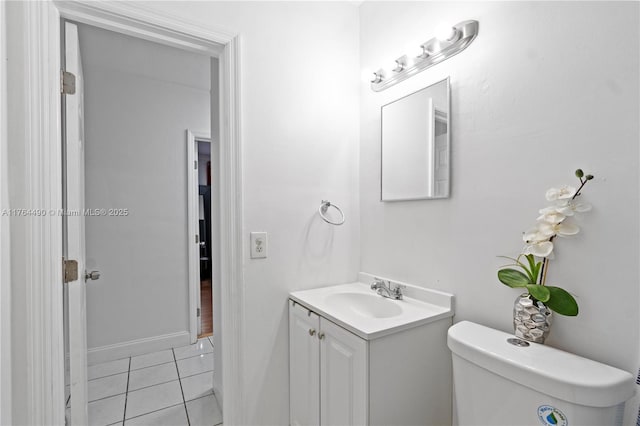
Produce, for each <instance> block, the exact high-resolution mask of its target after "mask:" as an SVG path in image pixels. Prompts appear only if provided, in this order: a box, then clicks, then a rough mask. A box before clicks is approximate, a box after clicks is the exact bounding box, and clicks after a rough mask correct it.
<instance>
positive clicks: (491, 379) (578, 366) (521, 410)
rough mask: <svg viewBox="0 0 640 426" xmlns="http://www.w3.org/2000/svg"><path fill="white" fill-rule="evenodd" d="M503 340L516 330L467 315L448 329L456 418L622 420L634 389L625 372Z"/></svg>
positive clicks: (613, 425) (484, 421) (600, 425)
mask: <svg viewBox="0 0 640 426" xmlns="http://www.w3.org/2000/svg"><path fill="white" fill-rule="evenodd" d="M508 339H514V336H513V335H512V334H507V333H504V332H502V331H498V330H494V329H491V328H488V327H484V326H482V325H479V324H474V323H472V322H469V321H462V322H459V323H457V324H455V325H453V326H452V327H451V328H449V332H448V338H447V343H448V346H449V349H451V352H452V356H453V384H454V417H455V418H457V424H458V425H460V426H467V425H492V426H498V425H505V426H507V425H508V426H516V425H529V426H532V425H550V426H567V425H570V426H582V425H593V426H605V425H607V426H617V425H622V416H623V413H624V403H625V401H627V400H628V399H629V398H631V397H632V396H633V395H634V392H635V384H634V378H633V376H632V375H631V374H629V373H628V372H626V371H622V370H620V369H617V368H614V367H611V366H609V365H605V364H602V363H599V362H596V361H592V360H590V359H586V358H583V357H580V356H577V355H574V354H570V353H568V352H564V351H561V350H559V349H555V348H552V347H549V346H544V345H541V344H538V343H531V342H526V343H525V344H528V345H527V346H516V345H513V344H511V343H509V342H508V341H507V340H508ZM515 340H519V339H515ZM520 342H523V341H520Z"/></svg>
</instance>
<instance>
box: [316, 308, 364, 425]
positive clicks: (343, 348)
mask: <svg viewBox="0 0 640 426" xmlns="http://www.w3.org/2000/svg"><path fill="white" fill-rule="evenodd" d="M319 338H320V360H321V362H320V424H321V425H326V426H336V425H345V426H346V425H353V426H361V425H366V424H367V417H368V406H369V403H368V392H367V390H368V375H367V371H368V356H367V342H366V341H365V340H363V339H361V338H359V337H358V336H356V335H355V334H353V333H350V332H348V331H347V330H345V329H343V328H341V327H338V326H337V325H335V324H333V323H332V322H330V321H327V320H325V319H324V318H321V319H320V334H319Z"/></svg>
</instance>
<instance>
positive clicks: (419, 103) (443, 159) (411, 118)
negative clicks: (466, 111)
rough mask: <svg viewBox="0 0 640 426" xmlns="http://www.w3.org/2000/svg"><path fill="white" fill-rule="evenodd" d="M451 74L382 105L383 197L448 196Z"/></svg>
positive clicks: (388, 199) (399, 198)
mask: <svg viewBox="0 0 640 426" xmlns="http://www.w3.org/2000/svg"><path fill="white" fill-rule="evenodd" d="M449 116H450V111H449V77H447V78H446V79H444V80H442V81H439V82H437V83H435V84H433V85H431V86H429V87H427V88H425V89H422V90H419V91H417V92H415V93H412V94H410V95H407V96H405V97H403V98H400V99H398V100H396V101H393V102H391V103H389V104H387V105H384V106H383V107H382V185H381V200H382V201H401V200H426V199H431V198H447V197H448V196H449V180H450V179H449V175H450V170H449V169H450V161H449V153H450V147H449V139H450V138H449V133H450V132H449V128H450V125H449Z"/></svg>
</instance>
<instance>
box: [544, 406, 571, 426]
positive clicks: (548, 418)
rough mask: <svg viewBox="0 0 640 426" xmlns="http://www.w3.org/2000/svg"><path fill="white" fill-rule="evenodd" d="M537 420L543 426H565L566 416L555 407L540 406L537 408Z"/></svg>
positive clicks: (566, 423)
mask: <svg viewBox="0 0 640 426" xmlns="http://www.w3.org/2000/svg"><path fill="white" fill-rule="evenodd" d="M538 418H539V419H540V422H541V423H542V424H543V425H545V426H567V425H568V424H569V422H567V416H565V415H564V413H563V412H562V411H560V410H558V409H557V408H556V407H552V406H551V405H541V406H539V407H538Z"/></svg>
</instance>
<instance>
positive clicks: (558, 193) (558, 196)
mask: <svg viewBox="0 0 640 426" xmlns="http://www.w3.org/2000/svg"><path fill="white" fill-rule="evenodd" d="M574 195H576V189H575V188H574V187H573V186H569V185H563V186H561V187H560V188H551V189H549V190H548V191H547V193H546V194H545V196H546V197H547V201H556V200H567V199H570V198H573V196H574Z"/></svg>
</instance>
